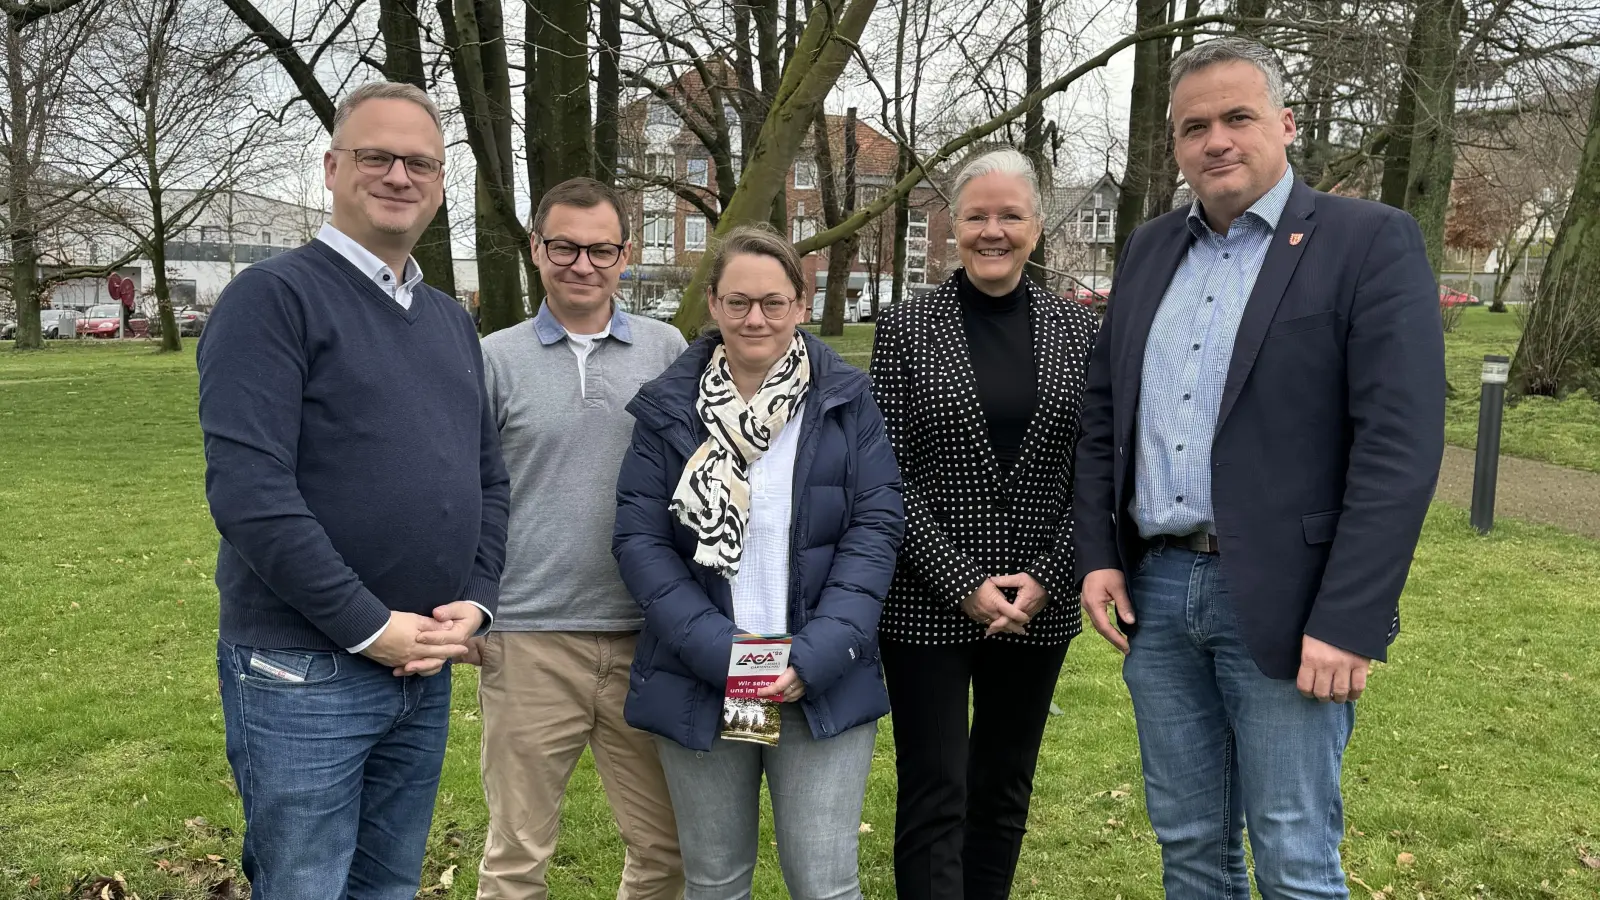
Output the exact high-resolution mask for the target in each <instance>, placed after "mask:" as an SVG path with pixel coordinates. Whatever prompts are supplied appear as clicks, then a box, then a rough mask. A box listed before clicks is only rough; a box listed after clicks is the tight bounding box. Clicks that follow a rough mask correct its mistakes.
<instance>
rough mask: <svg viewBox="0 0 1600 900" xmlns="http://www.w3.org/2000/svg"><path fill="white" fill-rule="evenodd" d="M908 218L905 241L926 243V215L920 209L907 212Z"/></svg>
mask: <svg viewBox="0 0 1600 900" xmlns="http://www.w3.org/2000/svg"><path fill="white" fill-rule="evenodd" d="M909 212H910V213H911V215H910V217H909V218H907V220H906V240H908V241H926V240H927V239H928V214H927V213H926V212H924V211H923V210H920V209H913V210H909Z"/></svg>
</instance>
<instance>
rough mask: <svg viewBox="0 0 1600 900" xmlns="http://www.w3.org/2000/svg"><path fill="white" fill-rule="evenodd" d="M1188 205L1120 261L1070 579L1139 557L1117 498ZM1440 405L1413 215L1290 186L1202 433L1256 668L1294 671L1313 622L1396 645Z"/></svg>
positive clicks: (1093, 389) (1425, 271)
mask: <svg viewBox="0 0 1600 900" xmlns="http://www.w3.org/2000/svg"><path fill="white" fill-rule="evenodd" d="M1188 212H1189V211H1188V209H1187V208H1183V209H1178V210H1174V211H1172V212H1170V213H1167V214H1166V215H1163V216H1161V217H1160V218H1157V219H1154V220H1152V221H1150V222H1147V223H1145V224H1144V225H1141V226H1140V227H1139V228H1138V229H1136V230H1135V231H1134V232H1133V234H1132V235H1131V236H1130V237H1129V239H1128V243H1127V245H1126V246H1125V247H1124V249H1123V253H1124V256H1123V258H1122V259H1121V260H1119V262H1118V265H1117V272H1116V276H1115V279H1114V280H1113V283H1112V289H1111V300H1110V303H1109V304H1108V307H1107V311H1106V318H1105V322H1104V323H1103V325H1102V327H1101V330H1100V336H1099V340H1098V342H1097V343H1096V346H1095V351H1094V357H1093V358H1092V359H1091V361H1090V364H1089V385H1088V391H1087V394H1086V396H1085V399H1084V410H1083V438H1082V439H1081V440H1080V442H1079V444H1078V471H1077V476H1078V477H1077V486H1076V492H1075V502H1074V508H1075V511H1076V513H1077V533H1076V537H1077V544H1078V547H1077V551H1078V552H1077V560H1076V568H1075V577H1076V578H1077V579H1078V581H1079V582H1081V581H1082V579H1083V577H1084V576H1085V575H1087V574H1088V573H1089V572H1092V571H1095V570H1098V569H1120V570H1122V571H1123V572H1129V573H1131V572H1133V571H1134V570H1135V568H1136V566H1137V565H1138V564H1139V562H1140V559H1141V557H1142V554H1143V550H1144V546H1143V542H1142V541H1141V539H1140V537H1139V530H1138V526H1137V525H1136V524H1135V523H1134V522H1133V521H1132V516H1131V515H1130V514H1129V513H1128V510H1129V508H1130V504H1131V502H1132V500H1133V490H1134V471H1135V469H1134V453H1135V452H1136V451H1137V449H1138V441H1137V440H1136V439H1135V429H1136V427H1137V425H1138V418H1139V416H1138V410H1139V391H1140V378H1141V374H1142V371H1143V368H1144V353H1145V344H1146V341H1147V339H1148V338H1149V335H1150V328H1151V323H1152V322H1153V320H1154V319H1155V315H1156V309H1157V307H1159V306H1160V305H1161V299H1162V297H1163V295H1164V294H1165V293H1166V290H1167V285H1168V284H1169V283H1170V282H1171V281H1172V277H1173V275H1174V274H1175V273H1176V272H1177V269H1178V264H1179V263H1180V262H1181V261H1182V259H1183V256H1184V254H1185V253H1186V252H1187V250H1188V248H1189V244H1190V241H1192V240H1193V235H1192V234H1191V232H1190V231H1189V229H1188V227H1187V225H1186V224H1185V221H1184V220H1185V218H1186V216H1187V215H1188ZM1444 401H1445V375H1444V333H1443V329H1442V328H1441V327H1440V323H1439V298H1438V288H1437V287H1436V285H1435V282H1434V278H1433V271H1432V269H1431V268H1430V267H1429V265H1428V258H1427V253H1426V251H1425V250H1424V248H1423V243H1422V232H1421V230H1420V229H1419V228H1418V227H1417V223H1416V221H1415V220H1414V219H1412V218H1411V217H1410V216H1409V215H1407V214H1406V213H1404V212H1401V211H1399V210H1396V209H1393V208H1391V207H1388V206H1384V205H1381V204H1378V203H1373V202H1370V201H1366V200H1356V199H1351V198H1348V197H1339V196H1335V195H1331V194H1322V193H1318V192H1317V191H1314V190H1312V189H1311V188H1309V187H1307V186H1306V185H1305V184H1303V183H1300V182H1298V181H1297V182H1296V183H1295V185H1294V188H1293V189H1292V190H1291V191H1290V194H1289V201H1288V205H1287V206H1286V207H1285V208H1284V212H1283V217H1282V218H1281V219H1280V220H1279V222H1278V228H1277V230H1276V231H1275V232H1274V233H1273V236H1272V243H1271V245H1270V247H1269V248H1268V250H1267V255H1266V259H1265V260H1264V261H1263V262H1262V265H1261V272H1260V274H1259V275H1258V276H1257V278H1256V282H1255V288H1254V290H1253V291H1252V292H1251V294H1250V299H1249V301H1248V302H1247V304H1246V306H1245V311H1244V315H1243V318H1242V319H1241V321H1240V323H1239V331H1238V337H1237V339H1236V341H1235V342H1234V348H1233V357H1232V360H1231V362H1230V364H1229V367H1228V374H1227V380H1226V383H1225V385H1224V388H1223V393H1222V404H1221V408H1220V409H1219V411H1218V413H1217V425H1216V435H1215V437H1214V439H1213V443H1212V447H1211V460H1212V470H1211V495H1212V499H1213V508H1214V515H1215V518H1216V528H1217V537H1218V543H1219V545H1220V548H1221V567H1222V568H1221V571H1222V576H1223V583H1224V584H1226V585H1227V588H1228V593H1229V595H1230V599H1231V601H1232V602H1233V604H1234V608H1235V612H1236V613H1237V617H1238V620H1239V626H1240V629H1241V631H1242V632H1243V636H1244V640H1245V643H1246V644H1247V645H1248V646H1249V648H1250V652H1251V655H1252V656H1253V657H1254V658H1255V661H1256V665H1257V666H1259V667H1260V669H1261V671H1262V672H1263V673H1265V674H1266V675H1268V676H1270V677H1272V678H1294V677H1295V675H1296V673H1297V672H1298V670H1299V667H1300V643H1301V635H1306V634H1309V635H1311V636H1312V637H1315V638H1317V639H1319V640H1322V641H1326V642H1327V643H1329V644H1332V645H1334V646H1336V647H1340V648H1342V649H1345V650H1348V651H1350V652H1353V653H1357V654H1360V655H1361V656H1365V657H1368V658H1371V659H1379V660H1381V659H1385V658H1386V657H1387V652H1388V645H1389V644H1390V643H1391V642H1392V641H1393V640H1394V637H1395V635H1396V634H1397V633H1398V632H1399V628H1400V618H1399V603H1400V592H1401V589H1402V588H1403V587H1404V586H1405V581H1406V575H1407V573H1408V572H1409V570H1410V566H1411V558H1412V554H1413V553H1414V552H1415V550H1416V546H1417V539H1418V537H1419V535H1420V533H1421V530H1422V522H1423V519H1424V517H1425V516H1426V514H1427V509H1428V503H1429V501H1430V500H1431V499H1432V496H1433V488H1434V482H1435V480H1436V479H1437V478H1438V474H1439V461H1440V459H1441V458H1442V456H1443V455H1444ZM1135 627H1136V626H1135Z"/></svg>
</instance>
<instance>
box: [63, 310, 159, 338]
mask: <svg viewBox="0 0 1600 900" xmlns="http://www.w3.org/2000/svg"><path fill="white" fill-rule="evenodd" d="M121 323H122V307H120V306H115V305H112V304H107V305H105V306H91V307H89V311H88V312H86V313H84V315H83V318H81V319H79V320H78V337H95V338H114V337H116V336H117V326H118V325H120V324H121ZM149 336H150V320H149V319H147V318H145V316H144V313H142V312H133V313H130V314H129V316H128V328H127V330H126V332H125V333H124V334H123V337H149Z"/></svg>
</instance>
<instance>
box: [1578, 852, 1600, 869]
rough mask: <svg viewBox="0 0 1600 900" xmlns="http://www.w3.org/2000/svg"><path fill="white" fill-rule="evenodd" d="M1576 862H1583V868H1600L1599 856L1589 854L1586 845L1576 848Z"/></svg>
mask: <svg viewBox="0 0 1600 900" xmlns="http://www.w3.org/2000/svg"><path fill="white" fill-rule="evenodd" d="M1578 862H1581V863H1583V865H1584V867H1585V868H1590V869H1600V856H1591V855H1590V854H1589V848H1588V847H1579V848H1578Z"/></svg>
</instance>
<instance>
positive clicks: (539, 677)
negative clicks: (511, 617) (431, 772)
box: [478, 631, 683, 900]
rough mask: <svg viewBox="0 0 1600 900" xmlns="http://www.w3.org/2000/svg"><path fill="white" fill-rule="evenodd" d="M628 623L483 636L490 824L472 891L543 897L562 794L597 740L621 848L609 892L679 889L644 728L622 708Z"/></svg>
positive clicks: (500, 898) (653, 893) (510, 898)
mask: <svg viewBox="0 0 1600 900" xmlns="http://www.w3.org/2000/svg"><path fill="white" fill-rule="evenodd" d="M637 643H638V636H637V635H635V634H610V633H598V632H553V631H522V632H517V631H513V632H493V633H491V634H490V635H489V637H488V639H487V641H486V642H485V645H484V648H483V671H482V675H481V678H480V681H479V686H478V702H479V704H480V705H481V706H482V708H483V792H484V796H485V798H486V799H487V801H488V804H489V834H488V837H487V839H486V840H485V842H484V848H483V862H482V864H480V866H479V867H478V897H479V900H491V898H492V900H545V898H546V897H547V896H548V895H549V890H548V888H547V887H546V886H545V872H546V870H547V869H548V868H549V865H550V858H551V856H553V855H554V853H555V849H556V835H557V832H558V831H559V830H560V826H561V798H562V795H563V794H565V793H566V790H567V782H568V780H569V779H571V777H572V771H573V769H574V768H576V767H577V765H578V760H579V758H580V757H582V756H583V748H584V747H585V746H588V747H591V748H592V749H593V751H594V761H595V768H596V769H597V770H599V774H600V782H601V784H602V785H603V786H604V787H605V792H606V799H607V800H608V801H609V802H610V804H611V814H612V816H613V817H615V819H616V822H617V829H618V831H620V832H621V834H622V842H623V844H624V845H625V846H626V848H627V855H626V858H625V860H624V863H623V867H622V884H621V886H620V887H619V888H618V890H617V900H678V898H679V897H681V896H682V895H683V862H682V859H681V858H680V857H679V855H678V828H677V822H676V820H675V819H674V818H673V815H672V800H671V797H670V795H669V794H668V792H667V782H666V778H665V776H663V775H662V774H661V761H660V758H659V757H658V756H657V754H656V745H655V743H654V742H653V740H652V739H651V736H650V735H648V734H645V733H644V732H642V731H638V730H636V729H634V728H632V727H630V726H629V725H628V724H627V723H626V722H624V721H623V720H622V702H623V699H624V698H625V697H626V696H627V693H628V668H629V666H630V665H631V664H632V663H633V650H634V646H635V644H637Z"/></svg>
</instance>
